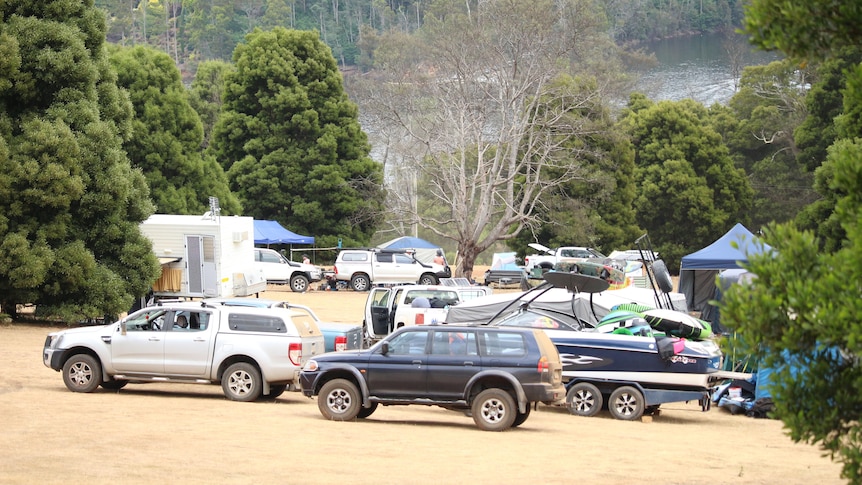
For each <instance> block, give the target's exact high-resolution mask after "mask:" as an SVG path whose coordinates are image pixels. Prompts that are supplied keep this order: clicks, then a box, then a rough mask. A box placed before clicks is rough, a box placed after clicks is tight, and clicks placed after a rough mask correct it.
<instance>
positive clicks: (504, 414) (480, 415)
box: [470, 388, 518, 431]
mask: <svg viewBox="0 0 862 485" xmlns="http://www.w3.org/2000/svg"><path fill="white" fill-rule="evenodd" d="M470 410H471V412H472V414H473V422H474V423H476V426H478V427H479V429H481V430H483V431H503V430H505V429H508V428H511V427H512V424H513V423H514V422H515V418H516V417H517V413H518V408H517V407H515V400H514V399H512V396H511V395H510V394H509V393H508V392H506V391H504V390H503V389H498V388H492V389H485V390H484V391H482V392H480V393H479V395H478V396H476V399H474V400H473V405H472V406H471V409H470Z"/></svg>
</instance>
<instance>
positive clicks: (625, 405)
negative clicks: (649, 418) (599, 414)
mask: <svg viewBox="0 0 862 485" xmlns="http://www.w3.org/2000/svg"><path fill="white" fill-rule="evenodd" d="M608 411H610V412H611V416H613V417H615V418H617V419H622V420H625V421H634V420H635V419H638V418H639V417H641V416H643V413H644V397H643V394H641V392H640V391H638V390H637V389H635V388H634V387H632V386H622V387H618V388H617V389H616V390H614V392H612V393H611V396H610V399H608Z"/></svg>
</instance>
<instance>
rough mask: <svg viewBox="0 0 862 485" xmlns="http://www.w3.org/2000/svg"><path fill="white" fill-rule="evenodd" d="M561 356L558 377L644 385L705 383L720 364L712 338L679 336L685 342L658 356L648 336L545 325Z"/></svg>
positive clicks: (683, 386)
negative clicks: (673, 351)
mask: <svg viewBox="0 0 862 485" xmlns="http://www.w3.org/2000/svg"><path fill="white" fill-rule="evenodd" d="M546 332H547V333H548V335H549V336H550V337H551V341H553V342H554V345H556V347H557V350H558V351H559V353H560V357H561V359H562V361H563V379H564V380H572V379H589V380H608V381H623V382H636V383H638V384H640V385H641V386H643V387H645V388H659V387H660V388H665V389H683V390H687V389H693V390H702V389H707V388H709V387H711V385H712V381H714V380H716V379H717V377H718V376H717V374H716V373H717V372H718V371H719V369H720V367H721V351H720V350H719V348H718V346H717V345H716V344H715V343H714V342H712V341H690V340H682V341H681V342H683V343H684V344H685V346H684V347H683V348H682V349H681V350H678V351H677V352H675V353H673V355H668V356H666V357H662V356H661V355H660V352H659V343H658V341H657V340H656V339H655V338H653V337H641V336H632V335H614V334H603V333H599V332H590V331H584V332H564V331H553V330H546Z"/></svg>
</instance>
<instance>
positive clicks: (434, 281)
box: [419, 274, 439, 286]
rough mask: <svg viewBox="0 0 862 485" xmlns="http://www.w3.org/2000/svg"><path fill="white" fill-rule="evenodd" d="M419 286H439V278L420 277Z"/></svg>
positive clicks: (428, 275)
mask: <svg viewBox="0 0 862 485" xmlns="http://www.w3.org/2000/svg"><path fill="white" fill-rule="evenodd" d="M419 284H420V285H428V286H430V285H436V284H439V281H437V277H436V276H434V275H433V274H424V275H422V276H420V277H419Z"/></svg>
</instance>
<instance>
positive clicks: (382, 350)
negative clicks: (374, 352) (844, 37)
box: [380, 342, 389, 355]
mask: <svg viewBox="0 0 862 485" xmlns="http://www.w3.org/2000/svg"><path fill="white" fill-rule="evenodd" d="M380 353H381V354H382V355H386V354H388V353H389V342H383V343H382V344H380Z"/></svg>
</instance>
